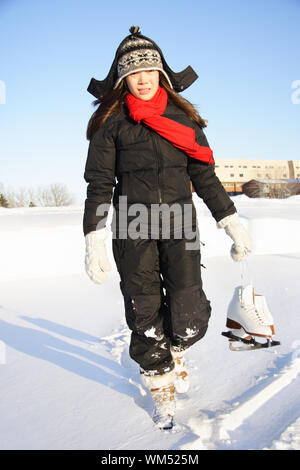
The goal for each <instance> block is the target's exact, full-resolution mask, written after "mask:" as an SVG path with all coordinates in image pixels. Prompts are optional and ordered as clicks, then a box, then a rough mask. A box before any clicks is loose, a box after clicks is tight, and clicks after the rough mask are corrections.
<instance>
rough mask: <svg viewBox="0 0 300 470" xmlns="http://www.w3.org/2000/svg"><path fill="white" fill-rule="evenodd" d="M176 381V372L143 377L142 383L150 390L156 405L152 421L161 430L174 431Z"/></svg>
mask: <svg viewBox="0 0 300 470" xmlns="http://www.w3.org/2000/svg"><path fill="white" fill-rule="evenodd" d="M174 379H175V373H174V370H173V371H171V372H168V373H166V374H163V375H153V376H147V375H145V374H143V375H142V381H143V383H144V385H145V386H146V387H147V388H149V390H150V392H151V395H152V399H153V403H154V411H153V415H152V419H153V422H154V423H155V425H156V426H157V427H158V428H159V429H172V427H173V425H174V421H173V420H174V415H175V410H176V403H175V387H174Z"/></svg>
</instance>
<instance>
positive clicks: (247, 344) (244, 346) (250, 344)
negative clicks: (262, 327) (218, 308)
mask: <svg viewBox="0 0 300 470" xmlns="http://www.w3.org/2000/svg"><path fill="white" fill-rule="evenodd" d="M222 335H223V336H226V338H229V340H230V342H229V349H230V350H231V351H251V350H255V349H266V348H272V347H273V346H279V345H280V341H274V340H271V339H269V338H268V339H267V341H266V342H265V343H258V342H257V341H255V339H254V338H251V339H244V338H240V337H239V336H235V335H234V334H233V333H232V332H231V331H223V332H222ZM235 342H236V343H240V345H239V346H234V345H233V344H232V343H235Z"/></svg>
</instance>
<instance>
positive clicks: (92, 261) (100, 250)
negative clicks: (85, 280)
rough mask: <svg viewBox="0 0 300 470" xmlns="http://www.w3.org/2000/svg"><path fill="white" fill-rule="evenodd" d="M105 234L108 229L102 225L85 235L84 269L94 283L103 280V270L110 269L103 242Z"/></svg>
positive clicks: (100, 282)
mask: <svg viewBox="0 0 300 470" xmlns="http://www.w3.org/2000/svg"><path fill="white" fill-rule="evenodd" d="M107 235H108V229H107V228H106V227H104V228H102V229H100V230H95V231H93V232H90V233H88V234H87V235H86V236H85V243H86V252H85V269H86V272H87V275H88V276H89V278H90V279H91V280H92V281H93V282H95V283H96V284H102V283H103V282H105V281H106V274H105V272H106V271H110V270H111V264H110V262H109V259H108V257H107V252H106V247H105V242H104V240H105V239H106V238H107Z"/></svg>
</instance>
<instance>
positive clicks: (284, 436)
mask: <svg viewBox="0 0 300 470" xmlns="http://www.w3.org/2000/svg"><path fill="white" fill-rule="evenodd" d="M233 200H234V201H235V203H236V206H237V208H238V210H239V213H240V215H241V217H242V220H243V221H244V223H245V225H247V226H248V228H249V230H250V232H251V234H252V237H253V240H254V252H253V254H252V255H251V257H250V259H249V262H248V269H249V272H250V273H251V274H252V278H253V281H254V286H255V288H256V291H257V292H259V293H262V294H264V295H265V296H266V299H267V301H268V304H269V306H270V309H271V311H272V313H273V316H274V318H275V327H276V332H277V335H276V337H275V338H276V339H279V340H280V341H281V342H282V345H281V346H279V347H276V348H271V349H270V350H262V351H253V352H231V351H230V350H229V348H228V343H227V340H226V339H225V338H224V337H222V336H221V334H220V333H221V332H222V331H223V330H224V328H225V327H224V325H225V320H226V309H227V306H228V304H229V302H230V299H231V297H232V294H233V291H234V289H235V287H236V286H238V285H239V284H240V280H241V279H240V266H239V265H238V264H236V263H234V262H233V261H232V260H231V258H230V257H229V254H228V253H229V249H230V245H231V242H230V239H229V238H228V237H227V236H226V235H225V233H224V231H222V230H217V229H216V226H215V223H214V221H213V219H212V217H211V216H210V215H209V213H208V211H207V209H206V208H205V206H204V205H203V204H202V202H201V201H200V200H199V199H198V198H197V197H195V204H196V205H197V211H198V217H199V227H200V235H201V240H202V241H203V242H204V243H205V246H204V247H203V251H202V257H203V259H202V262H203V263H204V265H205V266H206V269H203V271H202V273H203V282H204V289H205V291H206V294H207V296H208V298H209V299H210V300H211V302H212V307H213V314H212V318H211V321H210V326H209V330H208V333H207V335H206V336H205V338H204V339H203V340H202V341H201V342H199V343H197V344H196V345H194V346H193V348H192V349H191V350H190V352H189V353H188V354H187V359H188V365H189V369H190V373H191V378H192V382H193V386H192V388H191V391H190V392H189V393H188V394H187V396H186V397H180V398H178V405H177V415H176V426H175V428H174V429H173V430H172V431H171V432H170V431H169V432H163V431H159V430H156V429H155V428H154V427H153V424H152V421H151V412H152V403H151V398H150V396H149V393H148V392H146V390H144V389H143V388H142V386H141V384H140V381H139V374H138V368H137V365H136V364H135V363H134V362H133V361H132V360H131V359H130V358H129V355H128V343H129V331H128V329H127V327H126V325H125V323H124V313H123V302H122V297H121V293H120V291H119V284H118V283H119V278H118V273H117V271H116V268H115V267H114V269H113V272H111V273H110V275H109V280H108V281H107V283H106V284H103V285H101V286H97V285H94V284H93V283H92V282H91V281H90V280H89V279H88V277H87V276H86V274H85V272H84V264H83V260H84V239H83V233H82V210H83V209H82V207H70V208H64V209H58V208H57V209H56V208H55V209H50V208H49V209H47V208H43V209H40V208H30V209H29V208H28V209H1V210H0V226H1V232H0V263H1V264H0V377H1V378H0V448H1V449H110V450H128V449H130V450H134V449H149V450H151V449H153V450H154V449H155V450H158V449H164V450H171V449H175V450H179V449H182V450H186V449H197V450H200V449H300V374H299V373H300V324H299V321H298V311H299V307H300V293H299V267H300V243H299V240H300V197H299V196H296V197H292V198H289V199H287V200H282V201H276V200H256V199H254V200H251V199H248V198H246V197H245V196H238V197H235V198H233ZM108 247H109V255H110V257H111V260H112V263H113V258H112V252H111V248H110V245H109V244H108Z"/></svg>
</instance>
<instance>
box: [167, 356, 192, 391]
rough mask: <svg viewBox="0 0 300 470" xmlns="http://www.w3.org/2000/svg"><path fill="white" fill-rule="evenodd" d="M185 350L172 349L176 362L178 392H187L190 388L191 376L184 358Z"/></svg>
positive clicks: (176, 388) (175, 383)
mask: <svg viewBox="0 0 300 470" xmlns="http://www.w3.org/2000/svg"><path fill="white" fill-rule="evenodd" d="M185 352H186V350H185V351H175V350H174V349H171V353H172V357H173V360H174V363H175V381H174V385H175V390H176V392H177V393H180V394H181V393H186V392H187V391H188V390H189V388H190V378H189V374H188V372H187V370H186V364H185V359H184V354H185Z"/></svg>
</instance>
